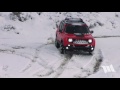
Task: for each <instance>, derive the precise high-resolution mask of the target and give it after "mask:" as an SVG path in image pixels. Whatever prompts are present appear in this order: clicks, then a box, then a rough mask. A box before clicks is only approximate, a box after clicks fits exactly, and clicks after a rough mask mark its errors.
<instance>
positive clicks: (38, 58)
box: [0, 12, 120, 78]
mask: <svg viewBox="0 0 120 90" xmlns="http://www.w3.org/2000/svg"><path fill="white" fill-rule="evenodd" d="M26 16H30V18H28V20H26V21H24V22H20V21H19V20H17V19H15V20H12V19H11V12H1V13H0V77H2V78H3V77H24V78H25V77H32V78H34V77H35V78H36V77H37V78H44V77H45V78H49V77H50V78H62V77H63V78H64V77H67V78H84V77H88V78H91V77H92V78H93V77H98V78H99V77H105V78H106V77H108V78H109V77H114V78H116V77H120V75H119V74H120V63H119V60H120V56H119V53H120V48H119V46H120V39H119V38H120V37H119V36H120V24H119V23H120V13H119V12H91V13H90V12H42V13H41V14H40V15H38V14H37V13H36V12H23V14H22V17H26ZM65 17H75V18H76V17H80V18H82V19H83V20H84V21H85V22H86V23H87V24H88V26H90V27H91V30H94V34H93V36H95V37H103V36H118V37H110V38H96V42H97V46H96V50H95V52H94V55H93V56H89V55H86V54H84V53H81V54H80V55H72V56H69V55H61V54H60V53H59V51H58V50H57V49H56V48H55V46H54V39H55V31H56V23H59V21H60V20H62V19H64V18H65ZM101 59H102V62H100V60H101ZM111 64H112V65H113V66H114V68H115V70H116V73H107V74H105V73H104V71H103V69H102V68H101V66H102V65H108V66H109V65H111Z"/></svg>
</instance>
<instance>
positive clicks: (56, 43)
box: [55, 39, 60, 48]
mask: <svg viewBox="0 0 120 90" xmlns="http://www.w3.org/2000/svg"><path fill="white" fill-rule="evenodd" d="M55 46H56V48H60V44H59V43H58V41H57V40H56V39H55Z"/></svg>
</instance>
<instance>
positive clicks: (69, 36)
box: [67, 33, 93, 39]
mask: <svg viewBox="0 0 120 90" xmlns="http://www.w3.org/2000/svg"><path fill="white" fill-rule="evenodd" d="M67 36H68V38H73V39H74V38H76V39H92V38H93V36H92V35H91V34H90V33H86V34H82V33H74V34H67Z"/></svg>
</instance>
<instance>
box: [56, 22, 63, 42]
mask: <svg viewBox="0 0 120 90" xmlns="http://www.w3.org/2000/svg"><path fill="white" fill-rule="evenodd" d="M60 31H62V22H61V23H60V25H59V29H58V32H57V39H58V40H59V41H61V35H62V34H61V32H60Z"/></svg>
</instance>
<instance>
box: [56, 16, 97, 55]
mask: <svg viewBox="0 0 120 90" xmlns="http://www.w3.org/2000/svg"><path fill="white" fill-rule="evenodd" d="M92 33H93V31H90V30H89V28H88V26H87V24H86V23H85V22H84V21H83V20H82V19H81V18H66V19H65V20H62V21H61V22H60V25H59V26H58V25H57V31H56V39H55V46H56V47H57V48H60V52H61V54H64V53H67V51H70V52H74V51H80V50H83V51H87V52H89V54H92V52H93V51H94V49H95V39H94V38H93V36H92Z"/></svg>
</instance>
